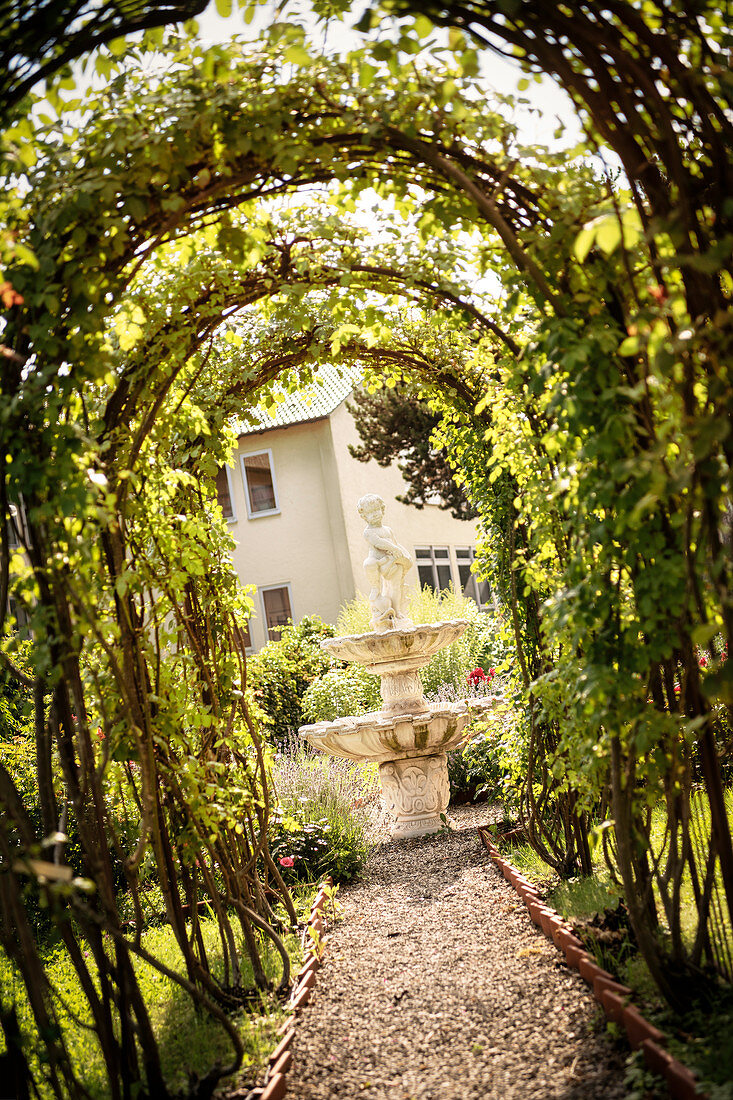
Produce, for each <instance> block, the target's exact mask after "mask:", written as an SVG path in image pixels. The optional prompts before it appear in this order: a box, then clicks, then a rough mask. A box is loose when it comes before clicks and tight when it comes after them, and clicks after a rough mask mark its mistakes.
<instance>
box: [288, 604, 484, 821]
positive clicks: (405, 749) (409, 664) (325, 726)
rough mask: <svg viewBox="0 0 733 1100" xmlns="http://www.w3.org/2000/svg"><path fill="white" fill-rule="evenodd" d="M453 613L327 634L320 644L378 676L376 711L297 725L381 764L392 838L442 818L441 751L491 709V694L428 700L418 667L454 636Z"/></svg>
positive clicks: (309, 735)
mask: <svg viewBox="0 0 733 1100" xmlns="http://www.w3.org/2000/svg"><path fill="white" fill-rule="evenodd" d="M467 625H468V623H467V622H465V620H462V619H457V620H451V621H448V622H442V623H426V624H422V625H419V626H410V627H409V628H405V629H402V630H390V631H387V632H384V633H376V632H374V633H370V634H357V635H352V636H349V637H344V638H328V639H326V640H325V641H323V642H322V643H321V644H322V645H323V647H324V649H326V650H327V651H328V652H329V653H331V654H332V655H333V656H334V657H337V658H338V659H339V660H346V661H353V662H355V663H358V664H360V665H363V666H364V667H365V668H366V669H367V670H368V671H369V672H372V673H374V674H375V675H378V676H380V678H381V695H382V700H383V706H382V709H381V710H379V711H375V712H373V713H371V714H363V715H360V716H358V717H349V718H337V719H336V720H335V721H333V722H316V723H314V724H313V725H310V726H301V728H300V730H299V733H300V736H301V737H304V738H305V739H306V740H307V741H308V742H309V743H310V744H311V745H313V746H314V747H315V748H318V749H321V750H322V751H323V752H328V753H331V754H332V755H333V756H343V757H346V758H347V759H348V760H357V761H367V760H372V761H376V762H377V763H379V778H380V781H381V785H382V798H383V802H384V807H385V810H386V811H387V813H388V814H390V816H391V817H392V818H393V822H394V823H393V826H392V835H393V836H394V837H395V839H398V838H405V837H414V836H423V835H425V834H426V833H432V832H435V831H436V830H437V829H440V828H441V827H442V826H443V825H445V824H447V823H448V819H447V809H448V800H449V797H450V785H449V781H448V764H447V758H446V753H447V752H448V751H450V750H451V749H454V748H457V747H458V745H460V744H461V742H462V741H463V739H464V736H465V729H466V726H467V725H468V722H469V721H470V719H471V718H474V717H478V716H479V715H480V714H481V713H483V712H485V711H487V710H489V709H492V708H493V707H494V706H495V705H496V703H497V701H498V700H497V697H496V696H480V697H475V698H466V699H460V700H457V701H455V702H450V703H447V702H445V703H443V702H441V703H428V702H427V700H426V699H425V696H424V694H423V688H422V681H421V680H420V675H419V672H418V670H419V669H420V668H421V667H422V666H423V665H425V664H427V662H428V661H429V660H430V658H431V657H432V656H433V655H434V654H435V653H437V652H438V651H439V650H440V649H443V648H444V646H447V645H450V643H451V642H453V641H455V639H456V638H458V637H460V635H461V634H462V633H463V631H464V630H465V629H466V627H467Z"/></svg>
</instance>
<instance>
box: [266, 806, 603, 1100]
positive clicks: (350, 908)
mask: <svg viewBox="0 0 733 1100" xmlns="http://www.w3.org/2000/svg"><path fill="white" fill-rule="evenodd" d="M451 817H452V819H453V822H454V825H455V831H454V832H452V833H449V834H447V835H439V836H433V837H421V838H420V839H417V840H407V841H399V842H393V841H390V842H386V843H382V844H381V845H380V846H379V847H378V848H377V849H376V850H375V852H374V853H373V854H372V856H371V858H370V860H369V863H368V866H367V868H366V872H365V874H364V879H363V881H362V882H360V883H358V884H356V885H353V886H351V887H348V888H342V889H341V891H340V892H339V897H340V900H341V902H342V904H343V907H344V908H343V913H342V914H341V919H340V920H339V922H338V924H337V925H336V927H335V929H334V930H333V932H332V934H331V937H330V941H329V945H328V950H327V953H326V957H325V963H324V966H323V968H322V969H321V970H320V971H319V973H318V978H317V983H316V987H315V990H314V993H313V995H312V997H311V1000H310V1002H309V1004H308V1005H307V1006H306V1008H305V1010H304V1011H303V1013H302V1015H301V1017H300V1018H299V1020H298V1023H297V1025H296V1029H295V1037H294V1040H293V1046H292V1050H293V1056H294V1063H293V1066H292V1068H291V1070H290V1072H289V1075H288V1081H289V1084H288V1096H291V1097H293V1100H331V1098H333V1097H349V1098H350V1097H357V1096H358V1097H361V1096H363V1097H365V1098H367V1100H493V1098H497V1100H499V1098H501V1100H511V1098H514V1097H516V1098H519V1097H521V1098H523V1100H527V1098H540V1097H541V1098H542V1100H552V1098H560V1097H562V1098H563V1100H615V1098H616V1097H622V1096H624V1095H625V1090H624V1087H623V1064H624V1054H623V1052H620V1051H617V1050H615V1049H614V1046H613V1044H612V1043H611V1041H610V1040H609V1039H608V1038H607V1037H606V1035H605V1033H604V1030H603V1028H602V1027H601V1029H600V1032H599V1031H598V1030H597V1027H598V1021H599V1019H600V1016H599V1012H598V1010H597V1006H596V1004H595V1002H594V1000H593V997H592V994H591V993H590V991H589V989H588V987H587V986H586V984H585V982H584V981H583V980H582V979H581V978H580V977H579V975H578V974H577V973H576V972H575V971H573V970H570V969H568V967H567V966H566V965H565V962H564V960H563V961H562V962H561V958H562V956H561V955H560V953H559V952H558V951H557V950H556V949H555V948H554V947H553V946H552V945H551V944H550V943H549V942H548V941H547V940H546V939H545V937H544V936H543V935H542V934H541V932H539V931H537V930H536V929H535V928H534V926H533V925H532V923H531V922H530V920H529V918H528V915H527V912H526V909H525V908H524V906H523V905H522V903H521V902H520V900H519V898H518V897H517V895H516V894H515V893H514V891H513V890H512V889H511V888H510V887H509V886H508V885H507V884H506V882H505V881H504V879H503V878H502V877H501V876H500V875H499V874H498V872H497V871H496V870H495V869H494V867H493V866H492V864H491V863H490V861H489V858H488V853H487V852H486V850H485V849H484V847H483V845H482V844H481V842H480V840H479V838H478V835H477V833H476V826H477V825H479V824H483V823H485V822H487V821H489V820H490V818H491V811H490V809H487V808H486V807H480V808H477V807H458V808H456V809H453V808H451Z"/></svg>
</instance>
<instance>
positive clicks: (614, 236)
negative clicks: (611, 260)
mask: <svg viewBox="0 0 733 1100" xmlns="http://www.w3.org/2000/svg"><path fill="white" fill-rule="evenodd" d="M621 232H622V230H621V224H620V222H619V220H618V218H617V217H616V215H615V214H609V215H608V217H606V218H604V219H603V220H602V221H601V222H600V223H599V224H598V227H597V228H596V244H597V245H598V247H599V248H600V249H601V251H602V252H605V253H606V255H607V256H610V255H611V253H612V252H615V250H616V249H617V248H618V246H619V244H620V243H621Z"/></svg>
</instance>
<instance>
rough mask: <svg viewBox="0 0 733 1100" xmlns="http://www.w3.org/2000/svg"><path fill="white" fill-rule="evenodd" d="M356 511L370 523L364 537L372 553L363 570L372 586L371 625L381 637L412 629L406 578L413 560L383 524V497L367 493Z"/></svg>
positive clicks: (369, 554) (370, 595) (370, 597)
mask: <svg viewBox="0 0 733 1100" xmlns="http://www.w3.org/2000/svg"><path fill="white" fill-rule="evenodd" d="M357 511H358V512H359V515H360V516H361V517H362V519H364V520H366V524H367V525H366V527H365V528H364V538H365V539H366V542H367V545H368V547H369V553H368V555H367V557H366V559H365V561H364V571H365V573H366V575H367V580H368V581H369V584H370V585H371V591H370V592H369V603H370V605H371V609H372V626H373V627H374V629H375V630H376V631H377V633H378V634H384V633H385V631H387V630H404V629H405V628H406V627H411V626H412V625H413V624H412V622H411V620H410V619H409V618H408V617H407V615H406V614H405V575H406V573H407V572H408V570H409V569H410V567H411V566H412V558H411V557H410V554H409V552H408V551H407V550H405V548H404V546H401V545H400V544H399V543H398V542H397V540H396V538H395V537H394V535H393V534H392V531H391V529H390V528H389V527H385V526H384V524H383V523H382V520H383V519H384V501H383V500H382V498H381V497H380V496H377V495H376V494H375V493H368V494H367V495H366V496H364V497H362V498H361V500H360V501H359V503H358V504H357Z"/></svg>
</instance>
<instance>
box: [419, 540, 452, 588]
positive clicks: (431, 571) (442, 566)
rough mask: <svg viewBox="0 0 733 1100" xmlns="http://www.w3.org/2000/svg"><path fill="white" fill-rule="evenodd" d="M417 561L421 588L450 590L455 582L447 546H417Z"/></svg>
mask: <svg viewBox="0 0 733 1100" xmlns="http://www.w3.org/2000/svg"><path fill="white" fill-rule="evenodd" d="M415 559H416V564H417V575H418V578H419V580H420V587H421V588H424V587H425V585H427V586H428V588H432V589H433V591H438V590H440V589H442V588H449V587H450V585H451V583H452V581H453V574H452V572H451V567H450V554H449V552H448V547H447V546H416V547H415Z"/></svg>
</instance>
